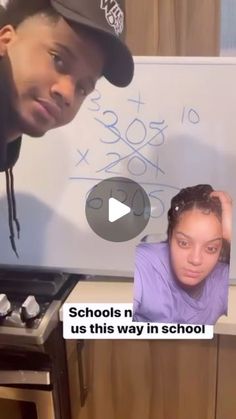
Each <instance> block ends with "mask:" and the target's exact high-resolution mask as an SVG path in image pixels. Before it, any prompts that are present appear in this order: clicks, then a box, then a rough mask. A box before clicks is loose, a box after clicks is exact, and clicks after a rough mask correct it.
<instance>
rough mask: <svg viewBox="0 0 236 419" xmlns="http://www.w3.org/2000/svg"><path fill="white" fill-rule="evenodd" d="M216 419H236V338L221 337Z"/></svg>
mask: <svg viewBox="0 0 236 419" xmlns="http://www.w3.org/2000/svg"><path fill="white" fill-rule="evenodd" d="M216 412H217V414H216V419H235V418H236V336H223V335H222V336H220V338H219V357H218V386H217V409H216Z"/></svg>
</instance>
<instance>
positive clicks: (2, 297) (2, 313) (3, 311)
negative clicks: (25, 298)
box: [0, 294, 11, 318]
mask: <svg viewBox="0 0 236 419" xmlns="http://www.w3.org/2000/svg"><path fill="white" fill-rule="evenodd" d="M10 311H11V303H10V301H9V300H8V298H7V296H6V294H0V318H2V317H6V316H7V315H8V314H9V313H10Z"/></svg>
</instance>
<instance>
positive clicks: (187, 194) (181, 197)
mask: <svg viewBox="0 0 236 419" xmlns="http://www.w3.org/2000/svg"><path fill="white" fill-rule="evenodd" d="M213 190H214V189H213V188H212V187H211V185H196V186H190V187H188V188H184V189H181V190H180V192H179V193H178V194H177V195H175V196H174V197H173V198H172V200H171V206H170V209H169V211H168V229H167V236H168V240H170V239H171V236H172V233H173V230H174V228H175V227H176V225H177V224H178V221H179V217H180V215H181V214H183V213H184V212H185V211H188V210H192V209H195V208H196V209H199V210H202V212H204V213H205V214H210V213H213V214H215V215H216V217H217V218H218V219H219V220H220V222H221V221H222V208H221V203H220V200H219V198H217V197H211V196H210V194H211V192H213ZM229 253H230V243H228V242H227V241H226V240H223V246H222V252H221V256H220V260H221V261H224V262H229V256H230V254H229Z"/></svg>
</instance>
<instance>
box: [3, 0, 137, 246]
mask: <svg viewBox="0 0 236 419" xmlns="http://www.w3.org/2000/svg"><path fill="white" fill-rule="evenodd" d="M123 33H124V4H123V0H33V1H29V0H8V1H7V3H6V5H5V10H4V11H1V13H0V171H5V172H6V179H7V195H8V208H9V226H10V231H11V235H10V239H11V243H12V247H13V249H14V250H15V252H16V248H15V243H14V228H13V221H15V224H16V228H17V230H18V232H19V224H18V221H17V218H16V211H15V199H14V191H13V175H12V167H13V166H14V164H15V162H16V161H17V159H18V156H19V151H20V146H21V136H22V134H27V135H29V136H31V137H40V136H42V135H44V134H45V133H46V132H47V131H49V130H50V129H53V128H57V127H60V126H63V125H66V124H68V123H69V122H70V121H71V120H72V119H73V118H74V117H75V115H76V113H77V112H78V110H79V108H80V106H81V104H82V103H83V101H84V99H85V97H86V96H87V95H88V94H89V93H90V92H91V91H92V90H93V89H94V87H95V84H96V82H97V80H98V79H99V78H100V77H101V76H102V75H104V76H105V77H106V78H107V80H109V81H110V82H111V83H112V84H114V85H116V86H120V87H122V86H126V85H128V84H129V83H130V81H131V80H132V77H133V59H132V56H131V54H130V52H129V50H128V48H127V47H126V46H125V44H124V43H123V42H122V40H121V38H122V35H123Z"/></svg>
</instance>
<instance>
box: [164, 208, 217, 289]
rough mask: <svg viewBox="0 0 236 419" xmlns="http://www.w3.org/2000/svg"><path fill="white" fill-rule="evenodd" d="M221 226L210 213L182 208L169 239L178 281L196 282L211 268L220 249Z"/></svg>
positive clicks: (206, 274) (188, 284)
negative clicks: (183, 209) (182, 210)
mask: <svg viewBox="0 0 236 419" xmlns="http://www.w3.org/2000/svg"><path fill="white" fill-rule="evenodd" d="M222 234H223V233H222V225H221V222H220V221H219V219H218V218H217V217H216V215H215V214H213V213H212V212H210V213H204V212H203V211H201V210H200V209H193V210H188V211H184V212H183V213H182V214H181V215H180V217H179V221H178V223H177V225H176V226H175V228H174V230H173V232H172V236H171V239H170V255H171V263H172V267H173V269H174V272H175V274H176V276H177V278H178V280H179V281H180V282H181V283H182V284H184V285H187V286H194V285H197V284H199V283H200V282H201V281H202V280H203V279H204V278H206V277H207V276H208V275H209V273H210V272H211V271H212V270H213V268H214V267H215V265H216V264H217V262H218V259H219V255H220V251H221V248H222V237H223V235H222Z"/></svg>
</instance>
